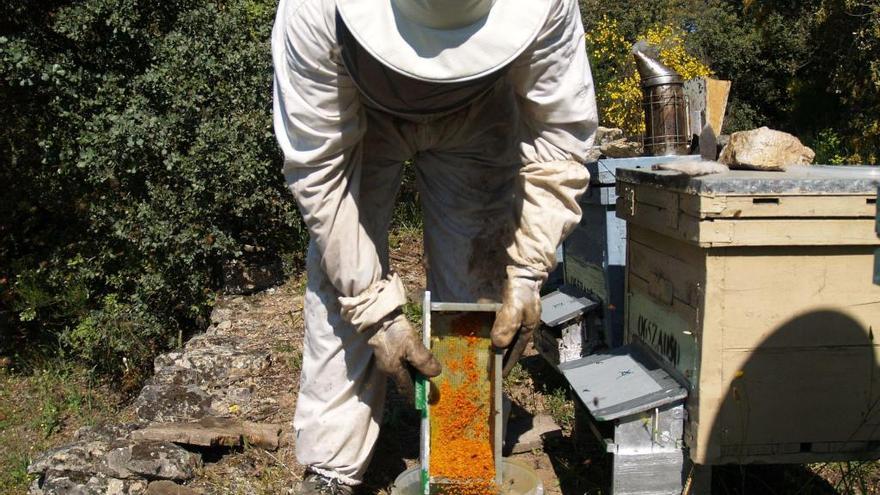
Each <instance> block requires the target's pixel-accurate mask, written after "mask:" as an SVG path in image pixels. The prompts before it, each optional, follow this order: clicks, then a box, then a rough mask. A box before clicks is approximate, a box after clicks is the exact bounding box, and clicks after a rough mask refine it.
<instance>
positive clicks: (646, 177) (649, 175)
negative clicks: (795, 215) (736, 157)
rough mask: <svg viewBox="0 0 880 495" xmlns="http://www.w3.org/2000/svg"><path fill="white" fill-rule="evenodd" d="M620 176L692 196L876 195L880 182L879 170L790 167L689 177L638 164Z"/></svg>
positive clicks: (820, 166)
mask: <svg viewBox="0 0 880 495" xmlns="http://www.w3.org/2000/svg"><path fill="white" fill-rule="evenodd" d="M617 177H618V179H619V180H621V181H623V182H630V183H635V184H654V185H657V186H660V187H663V188H667V189H674V190H678V191H683V192H686V193H690V194H707V195H759V194H761V195H768V194H801V195H814V194H815V195H823V194H875V193H876V192H877V185H878V183H880V167H869V166H837V165H809V166H794V167H790V168H789V169H788V170H786V171H784V172H763V171H756V170H731V171H730V172H727V173H723V174H711V175H704V176H700V177H688V176H686V175H682V174H680V173H678V172H670V171H666V170H652V169H651V168H650V167H645V166H638V165H637V166H634V167H626V168H622V167H618V168H617Z"/></svg>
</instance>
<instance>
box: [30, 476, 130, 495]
mask: <svg viewBox="0 0 880 495" xmlns="http://www.w3.org/2000/svg"><path fill="white" fill-rule="evenodd" d="M146 491H147V482H146V481H145V480H121V479H117V478H108V477H107V476H105V475H103V474H93V475H83V474H82V473H59V472H54V471H50V472H48V473H46V476H44V478H43V479H42V480H36V481H34V482H33V484H31V487H30V490H29V491H28V493H29V495H142V494H144V493H146Z"/></svg>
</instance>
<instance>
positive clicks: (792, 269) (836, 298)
mask: <svg viewBox="0 0 880 495" xmlns="http://www.w3.org/2000/svg"><path fill="white" fill-rule="evenodd" d="M872 251H873V250H872V248H871V247H869V246H863V247H847V246H819V247H814V246H795V247H756V248H725V249H712V250H710V256H715V257H724V258H726V259H725V261H726V262H725V263H724V268H723V272H721V273H718V274H712V277H711V278H710V279H709V280H710V281H713V282H715V283H717V284H720V285H721V286H722V288H723V290H722V291H721V293H720V294H718V297H719V299H715V300H707V301H706V304H707V305H711V306H714V307H718V308H720V310H721V321H720V322H719V324H720V325H721V328H722V329H723V347H724V349H751V348H758V347H761V348H764V347H768V346H770V347H795V346H797V347H820V346H829V345H863V344H865V342H867V341H869V339H870V334H871V333H872V331H873V330H872V326H874V325H877V324H878V323H880V287H878V286H876V285H874V284H873V283H872V281H871V277H870V273H871V265H872V262H873V260H872V256H871V254H872ZM791 325H794V326H796V327H797V329H798V331H797V332H787V333H784V335H785V336H786V339H782V338H780V334H779V329H780V328H785V327H786V326H791Z"/></svg>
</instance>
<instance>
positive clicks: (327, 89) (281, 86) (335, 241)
mask: <svg viewBox="0 0 880 495" xmlns="http://www.w3.org/2000/svg"><path fill="white" fill-rule="evenodd" d="M335 32H336V28H335V3H334V2H333V1H330V0H282V1H281V3H280V5H279V7H278V14H277V17H276V20H275V25H274V28H273V31H272V58H273V65H274V69H275V78H274V108H273V120H274V127H275V134H276V137H277V139H278V143H279V145H280V146H281V150H282V152H283V154H284V167H283V174H284V177H285V180H286V182H287V184H288V187H289V188H290V190H291V192H292V193H293V195H294V198H295V199H296V201H297V204H298V206H299V209H300V212H301V213H302V216H303V218H304V220H305V223H306V225H307V226H308V229H309V234H310V236H311V242H312V245H313V248H315V249H317V250H318V252H319V253H320V256H321V267H322V268H323V270H324V271H325V273H326V274H327V277H328V278H329V279H330V281H331V282H332V284H333V286H334V287H335V288H336V291H337V292H338V293H339V300H340V303H341V306H342V315H343V317H344V318H345V319H346V320H348V321H349V322H351V323H352V324H354V325H355V327H357V328H358V329H359V330H363V329H364V328H367V327H369V326H370V325H372V324H374V323H376V322H377V321H378V320H379V319H381V318H382V317H384V316H385V315H387V314H388V313H390V312H391V311H393V310H394V309H395V308H396V307H398V306H400V305H401V304H403V303H404V302H405V294H404V289H403V284H402V282H401V281H400V279H399V278H398V277H397V276H396V275H394V274H390V275H388V274H384V273H383V268H382V264H381V262H380V259H379V256H378V253H377V250H376V246H375V244H374V243H373V241H372V240H371V238H370V236H369V235H368V234H367V232H366V230H365V228H364V227H363V225H362V223H361V219H360V216H361V214H362V212H361V211H360V208H359V192H360V181H361V166H360V164H361V140H362V138H363V136H364V132H365V118H364V115H363V113H364V112H363V109H362V107H361V103H360V98H359V96H358V93H357V90H356V89H355V87H354V85H353V83H352V81H351V78H350V77H349V75H348V73H347V71H346V70H345V68H344V66H343V65H342V63H341V60H340V56H339V52H338V44H337V42H336V35H335Z"/></svg>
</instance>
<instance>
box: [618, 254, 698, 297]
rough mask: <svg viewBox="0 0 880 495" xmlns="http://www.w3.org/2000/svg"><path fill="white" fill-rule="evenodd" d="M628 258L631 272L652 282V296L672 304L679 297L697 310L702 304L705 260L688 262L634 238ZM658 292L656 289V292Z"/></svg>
mask: <svg viewBox="0 0 880 495" xmlns="http://www.w3.org/2000/svg"><path fill="white" fill-rule="evenodd" d="M629 254H630V257H629V258H628V259H627V264H628V265H629V269H630V271H631V272H632V273H633V274H635V275H638V276H639V277H641V278H642V279H644V280H646V281H648V282H650V283H651V287H652V295H653V296H655V297H656V298H657V299H659V300H660V301H663V302H666V303H667V304H672V298H673V297H674V298H676V299H678V300H679V301H681V302H682V303H684V304H687V305H688V306H690V307H692V308H694V309H696V308H698V307H699V306H700V305H701V304H702V303H703V300H702V286H703V283H704V280H705V276H704V271H703V263H699V264H693V263H689V262H685V261H682V260H679V259H676V258H673V257H672V256H669V255H668V254H667V253H665V252H663V251H660V250H657V249H654V248H652V247H651V246H649V245H647V244H642V243H640V242H639V241H638V240H636V239H633V241H632V243H631V244H630V251H629ZM655 291H656V292H655Z"/></svg>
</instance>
